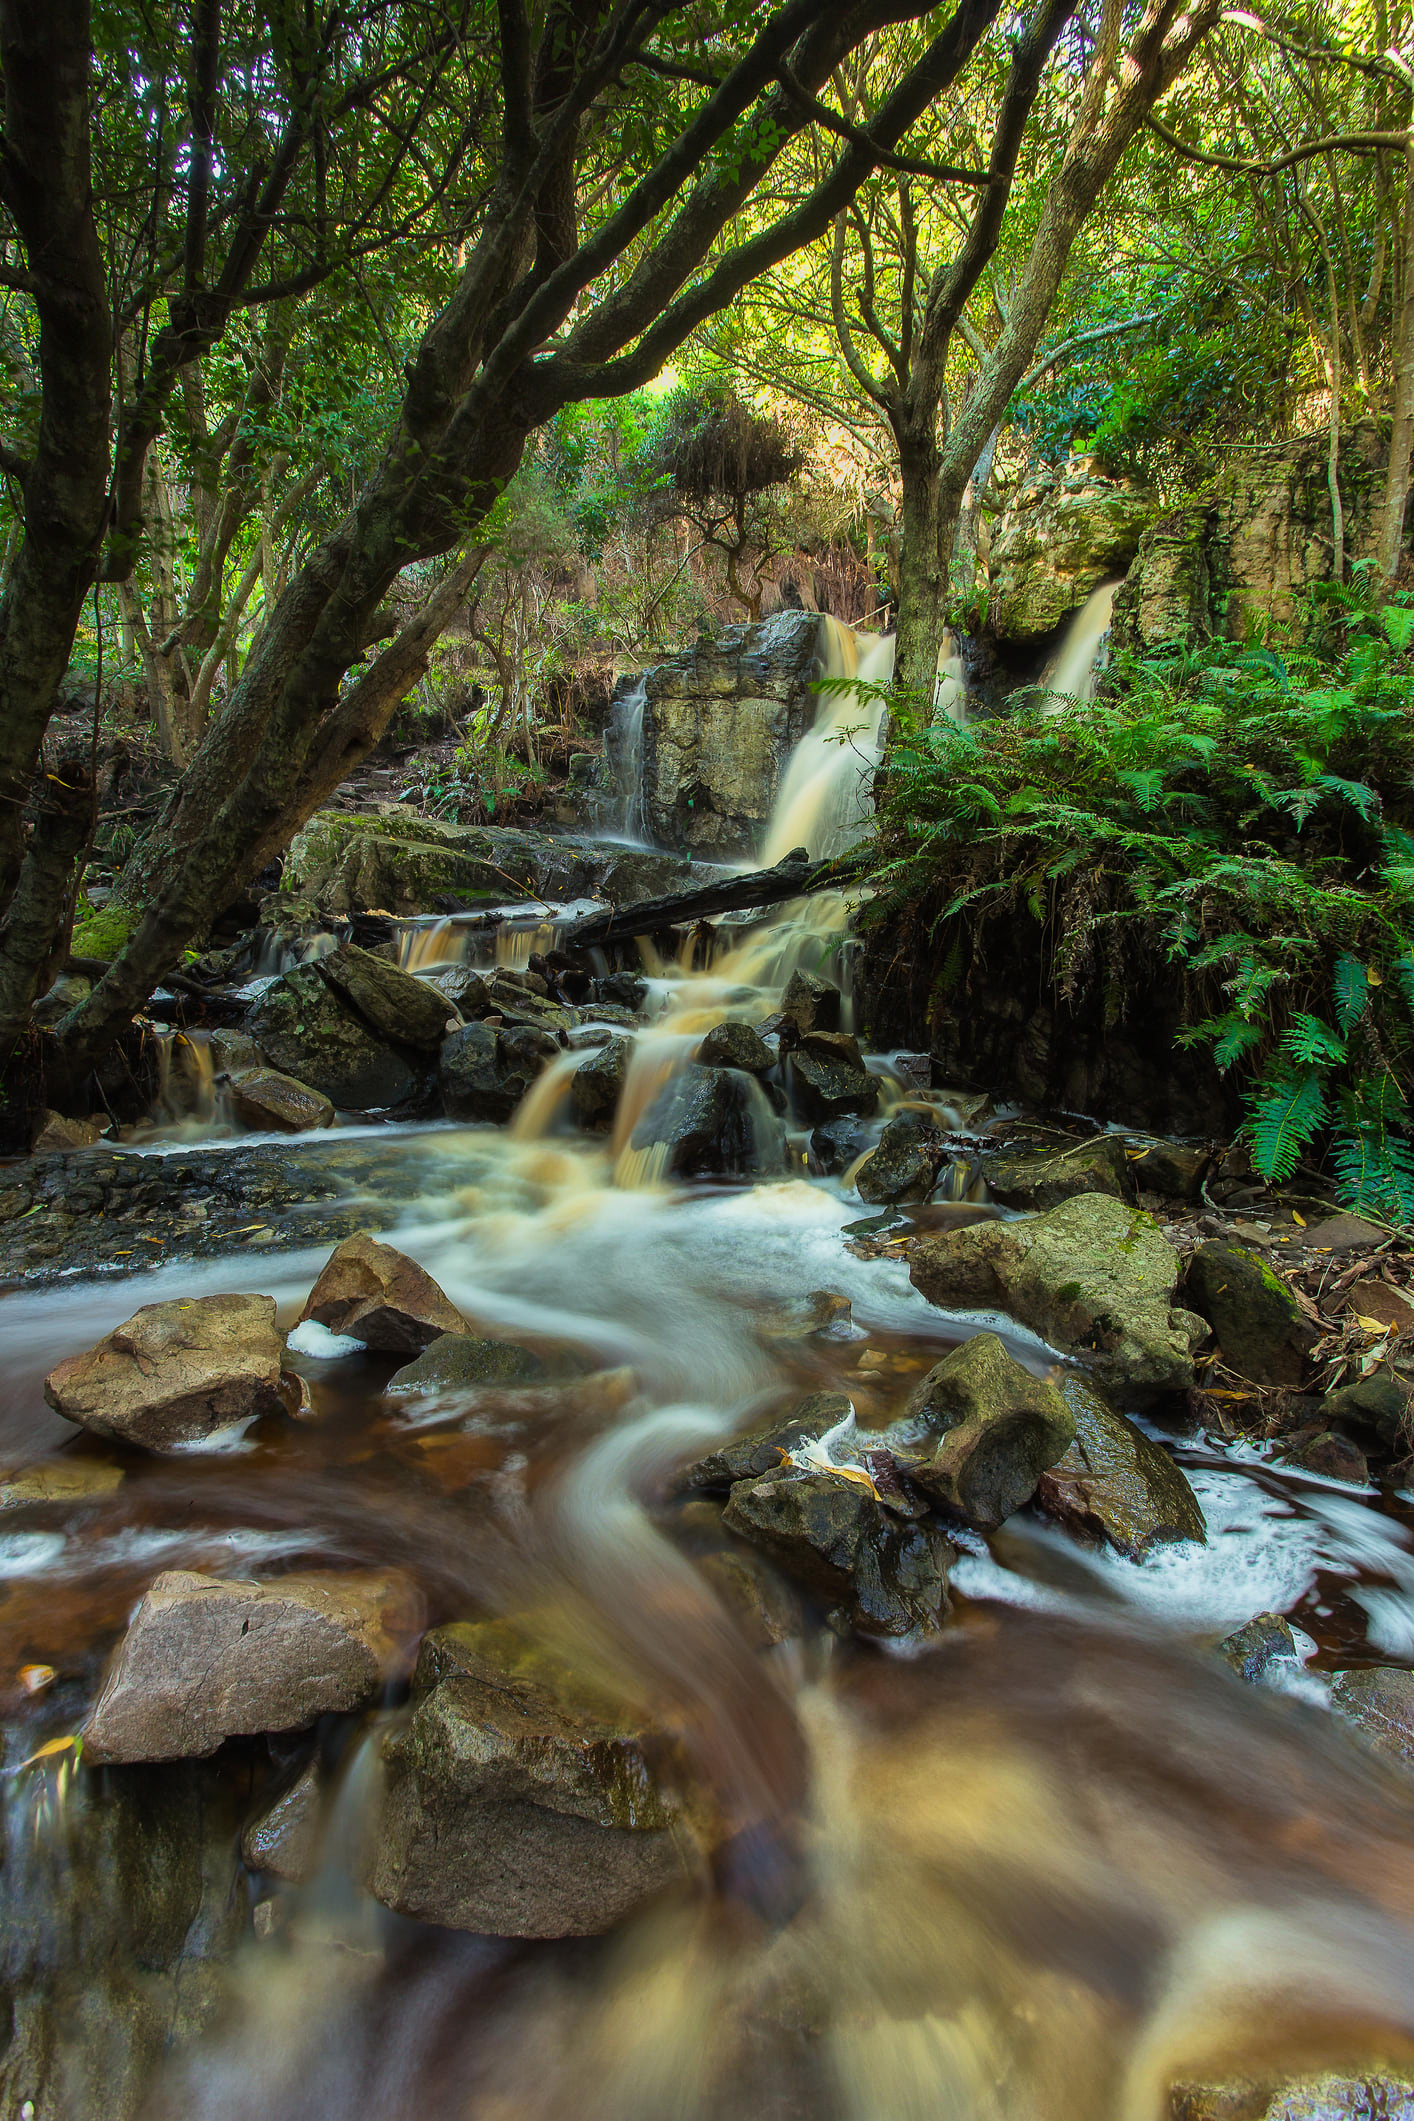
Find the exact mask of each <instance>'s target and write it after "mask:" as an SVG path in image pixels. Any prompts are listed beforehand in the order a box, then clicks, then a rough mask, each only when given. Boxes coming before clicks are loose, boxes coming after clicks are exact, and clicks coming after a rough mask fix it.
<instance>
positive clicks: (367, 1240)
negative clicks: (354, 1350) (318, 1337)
mask: <svg viewBox="0 0 1414 2121" xmlns="http://www.w3.org/2000/svg"><path fill="white" fill-rule="evenodd" d="M300 1318H301V1320H303V1319H306V1318H315V1319H317V1320H318V1321H319V1323H320V1325H321V1326H327V1327H328V1328H329V1331H330V1332H331V1333H350V1334H352V1335H353V1337H354V1339H355V1340H361V1341H362V1342H363V1344H364V1346H365V1347H368V1348H383V1349H386V1350H387V1351H388V1353H389V1354H392V1355H420V1354H421V1353H422V1350H423V1349H424V1348H425V1347H427V1346H428V1344H429V1343H430V1342H431V1341H434V1340H436V1339H437V1338H438V1336H439V1335H440V1334H443V1333H465V1331H466V1329H467V1328H466V1320H465V1319H464V1318H463V1317H462V1315H461V1312H460V1311H459V1310H458V1309H457V1307H456V1305H455V1304H454V1303H452V1302H451V1300H450V1299H449V1298H448V1297H446V1296H444V1295H443V1293H442V1291H441V1290H440V1289H439V1288H438V1286H437V1284H436V1282H435V1281H434V1280H433V1279H432V1276H431V1275H430V1274H428V1273H426V1272H425V1271H424V1269H423V1268H421V1267H419V1266H418V1264H417V1262H416V1260H412V1259H409V1258H408V1257H407V1255H406V1253H403V1252H399V1251H397V1250H395V1248H394V1247H393V1246H392V1245H383V1244H380V1243H379V1242H378V1240H377V1238H376V1237H366V1236H358V1237H346V1238H345V1239H344V1242H343V1243H342V1244H341V1245H339V1246H337V1247H336V1249H335V1250H334V1252H333V1253H332V1254H331V1255H330V1257H329V1259H328V1260H327V1261H326V1263H325V1266H324V1271H323V1272H322V1273H321V1275H320V1277H319V1279H318V1281H317V1282H316V1283H315V1284H314V1287H313V1288H312V1289H311V1290H310V1292H309V1300H308V1302H307V1303H306V1304H305V1307H304V1309H303V1310H302V1311H301V1313H300Z"/></svg>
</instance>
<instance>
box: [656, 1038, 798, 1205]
mask: <svg viewBox="0 0 1414 2121" xmlns="http://www.w3.org/2000/svg"><path fill="white" fill-rule="evenodd" d="M631 1146H632V1148H633V1149H635V1150H637V1151H640V1152H646V1153H647V1154H648V1155H649V1157H650V1158H651V1160H652V1163H653V1167H654V1169H655V1170H656V1171H657V1172H658V1174H659V1175H660V1176H662V1177H665V1178H702V1177H716V1178H777V1177H779V1176H780V1174H781V1172H782V1171H783V1170H784V1169H785V1127H784V1126H783V1124H782V1122H781V1121H780V1119H779V1118H778V1117H777V1116H776V1114H775V1113H774V1112H773V1111H772V1110H771V1108H770V1105H769V1104H768V1103H767V1101H766V1096H765V1093H764V1091H763V1090H762V1089H761V1087H760V1085H759V1084H758V1083H757V1082H755V1081H754V1080H753V1078H752V1077H751V1076H749V1075H745V1074H743V1073H742V1072H741V1070H740V1069H737V1068H702V1067H698V1066H697V1065H696V1064H695V1063H692V1064H689V1066H687V1067H685V1068H682V1069H680V1070H679V1071H678V1073H677V1074H676V1075H674V1076H672V1077H671V1078H670V1079H669V1081H668V1082H666V1083H665V1084H664V1086H663V1088H662V1089H661V1090H660V1092H659V1093H658V1095H657V1097H656V1098H655V1099H654V1101H653V1103H652V1104H651V1105H650V1106H649V1108H648V1110H647V1112H646V1113H645V1114H644V1115H643V1118H642V1119H641V1120H640V1121H639V1123H638V1125H637V1126H636V1127H635V1128H634V1131H633V1137H632V1142H631Z"/></svg>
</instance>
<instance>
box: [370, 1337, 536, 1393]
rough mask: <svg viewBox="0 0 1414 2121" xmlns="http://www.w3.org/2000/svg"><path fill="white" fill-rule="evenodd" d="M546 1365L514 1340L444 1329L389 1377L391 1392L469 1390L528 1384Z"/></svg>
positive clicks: (388, 1386)
mask: <svg viewBox="0 0 1414 2121" xmlns="http://www.w3.org/2000/svg"><path fill="white" fill-rule="evenodd" d="M544 1371H545V1366H544V1364H543V1363H542V1362H541V1361H540V1360H539V1359H538V1357H536V1356H534V1355H532V1354H531V1352H530V1350H529V1349H528V1348H518V1347H517V1346H516V1345H515V1342H514V1341H509V1340H482V1339H480V1338H478V1336H477V1335H476V1334H474V1333H442V1334H439V1335H438V1337H437V1339H436V1340H434V1341H430V1342H429V1343H428V1345H427V1346H426V1347H425V1348H424V1349H423V1351H422V1353H421V1354H420V1355H419V1356H418V1357H417V1358H416V1360H415V1361H413V1362H409V1363H404V1365H403V1367H402V1369H401V1370H396V1371H395V1372H394V1373H393V1375H392V1376H391V1377H390V1378H389V1380H388V1385H387V1389H388V1391H389V1392H391V1393H395V1394H398V1395H401V1394H403V1393H409V1392H411V1393H419V1392H434V1393H435V1392H465V1391H473V1390H480V1389H483V1388H484V1387H486V1386H488V1385H514V1384H528V1383H530V1382H531V1381H532V1380H533V1379H535V1378H537V1377H542V1376H543V1375H544Z"/></svg>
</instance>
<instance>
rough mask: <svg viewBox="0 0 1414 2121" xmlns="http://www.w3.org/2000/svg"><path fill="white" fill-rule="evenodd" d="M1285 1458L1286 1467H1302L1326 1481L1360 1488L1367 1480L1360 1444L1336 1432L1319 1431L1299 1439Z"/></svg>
mask: <svg viewBox="0 0 1414 2121" xmlns="http://www.w3.org/2000/svg"><path fill="white" fill-rule="evenodd" d="M1285 1456H1286V1459H1287V1462H1288V1464H1290V1465H1294V1466H1301V1467H1302V1468H1303V1469H1304V1470H1305V1471H1306V1472H1307V1473H1319V1474H1320V1475H1321V1476H1322V1477H1323V1478H1324V1479H1326V1480H1348V1481H1351V1482H1352V1483H1353V1484H1354V1485H1355V1486H1357V1487H1362V1488H1363V1487H1364V1486H1365V1485H1366V1483H1367V1481H1368V1480H1369V1478H1370V1468H1369V1464H1368V1462H1367V1460H1366V1457H1365V1453H1364V1452H1363V1451H1362V1450H1361V1448H1360V1446H1359V1444H1357V1443H1352V1442H1351V1440H1350V1438H1349V1437H1348V1436H1342V1435H1341V1434H1340V1432H1339V1430H1337V1429H1318V1430H1317V1432H1316V1434H1315V1435H1314V1436H1304V1437H1302V1438H1300V1440H1299V1441H1296V1442H1293V1444H1292V1445H1291V1447H1290V1449H1289V1450H1288V1451H1287V1452H1286V1454H1285Z"/></svg>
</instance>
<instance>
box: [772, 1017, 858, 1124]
mask: <svg viewBox="0 0 1414 2121" xmlns="http://www.w3.org/2000/svg"><path fill="white" fill-rule="evenodd" d="M789 1082H790V1088H791V1094H792V1095H793V1097H794V1099H795V1102H796V1104H797V1106H798V1107H799V1109H800V1113H801V1116H802V1118H804V1119H806V1120H809V1121H812V1122H815V1121H820V1120H827V1119H842V1118H843V1117H844V1116H845V1115H846V1114H847V1113H860V1112H872V1111H873V1110H874V1108H875V1106H876V1105H877V1104H878V1102H879V1079H878V1077H877V1076H875V1075H871V1074H870V1073H869V1071H868V1070H867V1068H866V1067H865V1066H864V1063H863V1060H862V1058H861V1056H860V1052H859V1046H858V1042H857V1041H856V1040H855V1039H853V1038H851V1037H850V1036H849V1035H848V1033H847V1032H842V1031H810V1032H807V1033H805V1034H804V1036H803V1037H802V1038H801V1041H800V1044H799V1045H798V1046H797V1047H796V1048H795V1050H794V1052H793V1053H792V1054H791V1056H790V1062H789Z"/></svg>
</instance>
